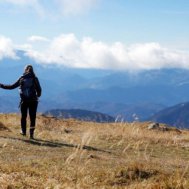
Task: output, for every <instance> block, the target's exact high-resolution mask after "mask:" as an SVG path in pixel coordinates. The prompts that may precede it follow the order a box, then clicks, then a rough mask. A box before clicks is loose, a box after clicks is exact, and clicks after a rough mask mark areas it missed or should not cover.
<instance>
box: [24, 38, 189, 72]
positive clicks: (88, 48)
mask: <svg viewBox="0 0 189 189" xmlns="http://www.w3.org/2000/svg"><path fill="white" fill-rule="evenodd" d="M45 44H46V45H45V48H44V49H43V50H40V51H39V50H37V49H34V48H30V49H28V50H27V53H26V55H27V56H28V57H30V58H32V59H34V60H35V61H36V62H39V63H41V64H56V65H63V66H67V67H74V68H95V69H113V70H130V71H132V70H150V69H161V68H185V69H189V53H187V52H185V51H179V50H170V49H168V48H165V47H162V46H161V45H160V44H159V43H155V42H152V43H144V44H132V45H129V46H126V45H125V44H123V43H121V42H115V43H113V44H106V43H104V42H102V41H94V40H93V39H92V38H90V37H84V38H83V39H81V40H79V39H77V37H76V36H75V35H74V34H62V35H60V36H57V37H55V38H54V39H52V40H49V42H48V43H47V42H46V43H45ZM30 46H31V47H32V45H31V44H30Z"/></svg>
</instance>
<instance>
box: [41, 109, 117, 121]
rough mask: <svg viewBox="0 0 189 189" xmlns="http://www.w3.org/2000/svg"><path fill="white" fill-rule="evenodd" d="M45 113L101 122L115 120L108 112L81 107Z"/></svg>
mask: <svg viewBox="0 0 189 189" xmlns="http://www.w3.org/2000/svg"><path fill="white" fill-rule="evenodd" d="M44 115H51V116H54V117H57V118H64V119H70V118H73V119H77V120H81V121H93V122H99V123H103V122H106V123H109V122H115V118H114V117H112V116H109V115H107V114H102V113H100V112H94V111H88V110H81V109H68V110H67V109H54V110H48V111H46V112H44Z"/></svg>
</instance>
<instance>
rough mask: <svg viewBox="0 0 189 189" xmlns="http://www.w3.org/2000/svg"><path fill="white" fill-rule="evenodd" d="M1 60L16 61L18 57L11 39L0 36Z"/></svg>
mask: <svg viewBox="0 0 189 189" xmlns="http://www.w3.org/2000/svg"><path fill="white" fill-rule="evenodd" d="M3 58H12V59H17V58H18V57H17V56H16V52H15V49H14V45H13V43H12V41H11V39H9V38H6V37H4V36H0V60H2V59H3Z"/></svg>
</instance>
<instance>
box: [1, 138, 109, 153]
mask: <svg viewBox="0 0 189 189" xmlns="http://www.w3.org/2000/svg"><path fill="white" fill-rule="evenodd" d="M0 138H3V139H10V140H16V141H22V142H25V143H29V144H32V145H37V146H47V147H52V148H60V147H70V148H81V149H83V150H88V151H98V152H105V153H111V152H109V151H106V150H102V149H98V148H95V147H92V146H87V145H83V146H81V145H76V144H67V143H63V142H54V141H49V140H42V139H26V138H15V137H6V136H0Z"/></svg>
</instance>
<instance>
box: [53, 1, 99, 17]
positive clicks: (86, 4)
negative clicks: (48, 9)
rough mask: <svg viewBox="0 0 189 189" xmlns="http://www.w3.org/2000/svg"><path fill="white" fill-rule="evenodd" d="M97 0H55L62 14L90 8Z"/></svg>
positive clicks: (75, 12)
mask: <svg viewBox="0 0 189 189" xmlns="http://www.w3.org/2000/svg"><path fill="white" fill-rule="evenodd" d="M97 1H98V0H56V3H57V5H58V7H59V8H60V9H61V12H62V14H64V15H77V14H80V13H83V12H86V11H88V10H90V9H91V8H92V7H93V6H94V5H95V4H96V3H97Z"/></svg>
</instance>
